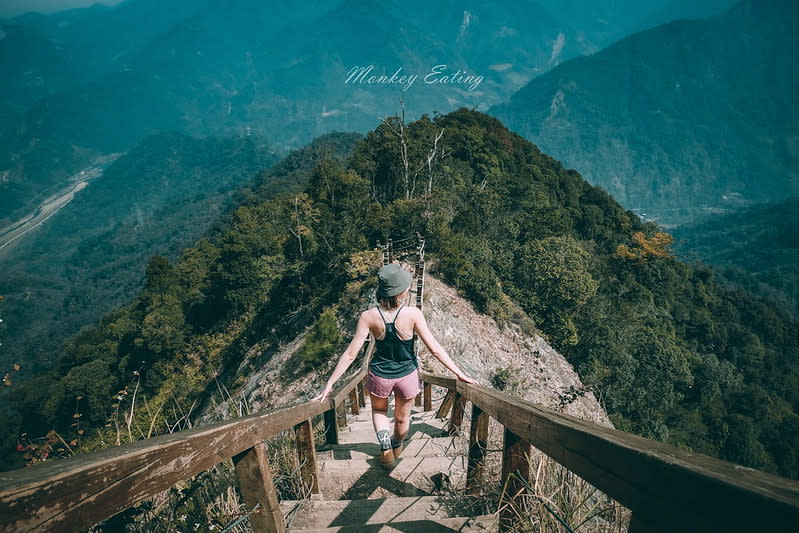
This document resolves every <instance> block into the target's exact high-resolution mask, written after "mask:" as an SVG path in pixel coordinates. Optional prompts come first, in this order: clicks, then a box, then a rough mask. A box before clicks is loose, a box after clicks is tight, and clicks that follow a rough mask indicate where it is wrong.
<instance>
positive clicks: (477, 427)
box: [466, 404, 489, 494]
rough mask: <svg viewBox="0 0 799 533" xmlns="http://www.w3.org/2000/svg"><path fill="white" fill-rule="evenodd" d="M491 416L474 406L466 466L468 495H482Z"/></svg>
mask: <svg viewBox="0 0 799 533" xmlns="http://www.w3.org/2000/svg"><path fill="white" fill-rule="evenodd" d="M488 420H489V416H488V415H487V414H486V413H484V412H483V410H482V409H480V408H479V407H478V406H476V405H474V404H472V422H471V428H470V430H469V462H468V464H467V466H466V493H467V494H480V489H481V488H482V485H483V466H484V462H485V451H486V447H487V443H488Z"/></svg>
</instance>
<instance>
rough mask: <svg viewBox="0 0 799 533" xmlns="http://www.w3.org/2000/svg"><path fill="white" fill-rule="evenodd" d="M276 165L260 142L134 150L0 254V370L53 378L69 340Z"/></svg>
mask: <svg viewBox="0 0 799 533" xmlns="http://www.w3.org/2000/svg"><path fill="white" fill-rule="evenodd" d="M276 159H277V156H276V154H275V153H274V151H273V150H272V148H271V147H270V146H269V145H268V144H267V143H266V142H265V141H264V139H262V138H256V137H244V138H226V139H216V138H208V139H195V138H192V137H188V136H186V135H183V134H180V133H163V134H158V135H154V136H151V137H148V138H146V139H145V140H143V141H142V142H141V143H139V144H138V145H136V146H135V147H134V148H133V149H132V150H131V151H130V152H129V153H128V154H126V155H124V156H122V157H120V158H119V159H118V160H117V161H116V162H115V163H114V164H112V165H111V166H110V167H109V168H108V169H107V170H106V171H105V173H104V174H103V176H101V177H99V178H96V179H95V180H93V181H91V183H90V184H89V185H88V186H87V187H86V188H85V189H83V190H82V191H80V192H79V193H78V194H77V195H76V197H75V199H74V200H73V201H72V202H71V203H69V204H67V205H66V206H65V207H64V208H62V209H61V211H59V212H58V213H56V214H55V215H53V216H51V217H50V218H48V219H47V221H46V222H44V223H43V224H42V226H40V227H39V228H36V229H35V230H34V231H33V233H32V234H30V235H26V236H25V238H22V239H19V240H17V241H15V242H12V243H11V244H9V245H8V246H7V247H6V248H4V249H2V251H0V271H2V277H0V294H2V295H3V296H4V299H3V300H2V301H0V306H2V307H1V308H0V311H2V314H3V318H5V321H4V322H3V323H2V326H3V330H2V332H1V333H0V335H1V336H2V343H3V344H2V347H0V364H2V365H3V367H7V366H9V365H10V364H13V363H20V364H22V365H24V366H26V367H29V368H31V369H32V370H39V369H43V368H49V367H50V366H51V364H52V363H53V361H54V359H57V357H58V355H59V353H60V349H61V345H62V344H63V342H64V340H65V339H66V338H67V337H68V336H70V335H73V334H75V333H77V332H78V331H79V330H80V328H81V327H83V326H86V325H87V324H92V323H94V322H96V321H97V319H98V318H99V317H100V316H101V315H102V314H104V313H106V312H108V311H110V310H111V309H113V308H114V307H116V306H118V305H121V304H123V303H125V302H127V301H129V300H130V299H131V298H132V297H133V296H134V295H135V294H136V293H137V292H138V291H139V290H140V288H141V283H142V275H143V269H144V266H145V265H146V264H147V261H148V259H149V258H150V257H151V256H152V255H154V254H161V255H165V256H168V257H172V256H174V255H176V254H177V253H178V252H179V251H180V250H181V249H182V248H184V247H186V246H187V245H189V244H191V243H193V242H194V241H195V240H197V239H198V238H200V237H201V236H203V235H204V234H205V233H206V232H207V231H208V230H209V229H210V228H211V227H212V226H213V225H214V224H216V223H218V220H219V219H220V217H222V216H223V215H224V213H225V212H226V210H227V208H228V207H229V206H230V204H231V202H232V201H234V198H236V191H237V190H238V189H240V188H241V187H243V186H246V185H250V184H252V183H253V180H255V179H256V176H257V175H258V173H259V172H261V171H262V170H264V169H266V168H268V167H270V166H271V165H272V164H273V163H274V162H275V160H276ZM273 185H274V186H275V190H276V191H279V190H281V189H290V188H291V187H297V185H298V184H296V183H291V184H283V183H274V184H273Z"/></svg>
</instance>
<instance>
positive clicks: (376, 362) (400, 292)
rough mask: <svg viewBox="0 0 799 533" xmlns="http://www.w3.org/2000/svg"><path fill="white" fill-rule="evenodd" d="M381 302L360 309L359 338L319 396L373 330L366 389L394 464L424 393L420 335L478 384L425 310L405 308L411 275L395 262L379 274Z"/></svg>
mask: <svg viewBox="0 0 799 533" xmlns="http://www.w3.org/2000/svg"><path fill="white" fill-rule="evenodd" d="M377 277H378V287H377V298H378V302H379V305H378V306H377V307H375V308H373V309H369V310H367V311H364V312H363V313H361V316H360V318H359V319H358V325H357V326H356V328H355V336H354V337H353V338H352V341H351V342H350V345H349V346H348V347H347V349H346V350H345V351H344V353H343V354H342V356H341V359H339V361H338V364H336V368H335V369H334V370H333V374H332V375H331V376H330V379H328V380H327V384H326V385H325V388H324V390H323V391H322V393H321V394H320V395H319V396H317V397H316V398H314V400H319V401H324V400H325V398H327V396H328V394H330V391H332V390H333V385H334V384H335V383H336V381H338V379H339V378H340V377H341V376H342V375H343V374H344V372H346V371H347V368H349V366H350V365H351V364H352V362H353V361H354V360H355V358H356V357H357V355H358V353H359V352H360V351H361V348H362V347H363V344H364V342H366V338H367V337H368V336H369V333H371V334H372V336H373V337H374V338H375V341H376V346H375V352H374V356H373V357H372V360H371V361H370V363H369V373H368V375H367V378H366V388H367V390H368V391H369V397H370V399H371V402H372V422H373V424H374V427H375V433H376V435H377V441H378V443H379V444H380V462H381V463H383V464H384V465H391V464H393V463H394V459H396V458H398V457H399V456H400V454H401V453H402V446H403V442H404V439H405V437H406V436H407V435H408V428H409V426H410V416H411V407H412V406H413V400H414V398H415V397H416V395H417V394H419V392H420V386H419V385H420V380H419V363H418V361H417V359H416V354H415V353H414V347H413V334H414V333H416V334H417V335H418V336H419V338H421V339H422V341H423V342H424V343H425V345H426V346H427V348H428V349H429V350H430V353H432V354H433V355H434V356H435V357H436V359H438V360H439V361H441V363H442V364H443V365H444V366H445V367H447V368H448V369H449V370H451V371H452V372H453V373H454V374H455V376H457V378H458V379H459V380H461V381H465V382H466V383H477V382H476V381H475V380H473V379H471V378H469V377H467V376H466V375H465V374H464V373H463V372H461V371H460V369H459V368H458V366H457V365H456V364H455V363H454V362H453V361H452V359H450V357H449V355H447V352H446V351H444V349H443V348H442V347H441V345H440V344H439V343H438V341H436V339H435V338H434V337H433V334H432V333H430V330H429V329H428V328H427V323H426V322H425V319H424V316H423V315H422V311H421V310H420V309H418V308H416V307H406V306H401V305H400V302H401V301H403V300H405V298H406V297H407V296H408V291H409V290H410V287H411V281H412V277H411V275H410V273H408V272H407V271H405V270H404V269H403V268H402V267H401V266H400V265H399V264H397V263H391V264H389V265H385V266H384V267H382V268H381V269H380V270H379V271H378V273H377ZM392 392H393V393H394V432H393V435H390V434H389V422H388V397H389V396H390V395H391V393H392Z"/></svg>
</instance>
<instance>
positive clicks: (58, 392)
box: [6, 110, 799, 478]
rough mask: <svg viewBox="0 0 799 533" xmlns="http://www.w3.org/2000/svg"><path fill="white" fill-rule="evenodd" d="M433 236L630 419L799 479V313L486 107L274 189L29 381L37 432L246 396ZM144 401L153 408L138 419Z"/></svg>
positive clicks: (387, 128)
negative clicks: (251, 384) (754, 290)
mask: <svg viewBox="0 0 799 533" xmlns="http://www.w3.org/2000/svg"><path fill="white" fill-rule="evenodd" d="M442 130H443V135H442V136H441V138H440V140H439V141H438V142H436V141H435V139H436V138H437V136H438V135H439V134H440V133H441V131H442ZM403 145H404V149H403ZM402 153H407V154H408V157H407V164H405V163H406V161H403V159H402V157H401V154H402ZM428 162H429V164H428ZM414 231H419V232H421V233H423V234H424V235H425V236H426V238H427V243H428V244H427V245H428V251H429V254H430V257H431V258H432V259H435V261H436V263H437V271H438V273H439V275H440V276H441V277H442V278H443V279H444V281H445V282H446V283H448V284H450V285H452V286H454V287H456V288H457V289H458V290H459V291H460V292H461V293H462V294H463V295H465V296H466V297H467V298H469V299H470V300H471V301H472V302H473V303H474V304H475V305H476V307H477V308H478V309H479V310H481V311H483V312H485V313H487V314H490V315H492V317H494V318H495V319H496V320H498V321H500V322H502V321H504V322H518V323H522V324H529V323H530V319H532V321H533V322H534V323H535V324H536V326H537V328H538V329H539V330H540V331H541V332H542V333H543V334H544V335H545V336H546V337H548V339H549V341H550V343H552V344H553V345H554V346H555V347H556V348H558V349H559V351H561V353H564V354H565V355H566V356H567V358H568V359H569V361H570V362H571V363H572V364H573V365H574V366H575V368H576V369H577V370H578V373H579V375H580V377H581V379H582V381H583V383H584V384H585V385H589V386H592V387H594V389H595V390H596V391H597V393H598V394H599V395H601V399H602V401H603V403H604V405H605V408H606V410H607V412H608V413H609V415H610V419H611V420H612V422H613V424H614V425H615V426H616V427H617V428H619V429H622V430H625V431H630V432H634V433H637V434H641V435H644V436H646V437H651V438H655V439H661V440H666V441H669V442H671V443H674V444H676V445H678V446H683V447H689V448H692V449H695V450H697V451H701V452H703V453H709V454H712V455H716V456H720V457H722V458H725V459H728V460H730V461H734V462H737V463H741V464H745V465H749V466H753V467H756V468H761V469H764V470H767V471H771V472H777V473H780V474H782V475H784V476H789V477H793V478H796V477H797V475H798V474H799V462H798V461H799V458H797V455H796V454H797V451H798V450H797V449H796V443H797V442H799V416H797V415H796V412H797V408H799V386H798V385H799V380H798V379H797V378H799V374H798V373H797V360H798V359H799V349H798V348H797V323H796V321H795V320H794V319H793V318H791V317H790V316H789V315H786V314H784V313H782V312H780V311H779V310H777V309H775V308H773V307H770V306H769V305H768V304H766V303H764V302H763V301H761V300H760V299H758V298H756V297H754V296H751V295H749V294H747V293H744V292H741V291H730V290H727V289H725V288H723V287H722V286H720V285H719V284H718V283H717V281H716V277H715V275H714V273H713V272H712V271H711V270H709V269H706V268H700V267H693V266H690V265H688V264H685V263H683V262H681V261H679V260H677V259H675V258H674V257H673V254H672V252H671V251H670V243H671V238H670V237H669V236H668V235H666V234H664V233H661V232H660V230H659V228H658V227H657V226H655V225H653V224H645V223H642V222H641V220H639V218H638V217H637V216H635V215H634V214H633V213H630V212H627V211H625V210H624V209H623V208H622V207H621V206H620V205H619V204H618V203H616V202H615V201H614V200H613V199H612V198H611V197H610V196H609V195H608V194H607V193H605V192H604V191H603V190H602V189H599V188H597V187H593V186H591V185H589V184H588V183H587V182H586V181H584V180H583V179H582V178H581V177H580V175H579V174H578V173H577V172H576V171H574V170H567V169H565V168H563V166H561V164H560V163H558V162H557V161H555V160H553V159H552V158H550V157H548V156H546V155H544V154H543V153H541V152H540V151H539V150H538V148H536V147H535V146H534V145H533V144H531V143H529V142H528V141H525V140H524V139H522V138H521V137H520V136H518V135H516V134H513V133H511V132H510V131H508V130H507V129H506V128H505V127H503V126H502V124H500V123H499V122H498V121H497V120H496V119H493V118H490V117H488V116H486V115H483V114H480V113H477V112H474V111H467V110H459V111H456V112H454V113H451V114H449V115H445V116H436V117H434V118H433V119H430V118H428V117H423V118H422V119H420V120H418V121H416V122H414V123H411V124H408V125H406V127H405V128H400V124H399V120H398V119H396V118H393V119H389V120H388V121H387V123H385V124H382V125H381V126H379V127H378V128H377V129H376V130H374V131H372V132H370V133H369V134H368V135H367V136H366V138H365V139H364V140H363V141H361V142H360V143H359V144H358V145H357V146H356V149H355V151H354V153H353V155H352V156H351V157H350V158H349V159H348V160H347V161H346V162H345V163H340V162H338V161H336V160H335V159H326V160H322V161H321V162H320V163H319V164H318V165H316V167H315V169H314V171H313V172H312V174H311V175H310V178H309V180H308V182H307V186H306V188H305V190H304V191H303V192H298V193H291V194H284V195H278V196H275V197H271V198H267V197H258V195H254V196H253V197H251V198H250V199H249V200H248V201H247V202H246V203H245V204H244V205H242V206H241V207H239V208H238V209H236V210H235V212H234V213H233V215H232V216H231V217H230V219H229V220H228V221H227V222H226V223H225V226H224V228H223V229H222V230H221V231H219V232H218V234H216V235H215V236H214V237H213V238H212V239H206V240H202V241H199V242H198V243H197V244H196V245H195V246H193V247H190V248H188V249H186V250H185V251H184V252H183V253H182V255H181V256H180V258H179V259H178V260H176V261H170V260H168V259H166V258H164V257H154V258H153V259H151V260H150V262H149V265H148V266H147V269H146V282H145V286H144V289H143V290H142V292H141V293H140V295H139V296H138V297H137V298H136V299H135V300H134V301H133V302H131V303H130V304H129V305H127V306H125V307H122V308H120V309H118V310H117V311H114V312H113V313H110V314H108V315H107V316H105V317H104V318H103V319H102V321H101V323H100V324H99V325H98V326H97V327H95V328H92V329H89V330H86V331H84V332H82V333H81V334H80V335H79V336H77V337H75V338H74V339H72V341H71V342H70V343H69V344H68V346H67V347H66V349H65V350H64V355H63V357H62V359H61V361H60V363H59V365H58V367H57V368H56V369H54V370H53V371H52V372H51V373H48V374H43V375H41V376H38V377H37V378H35V379H34V380H33V381H31V382H29V383H28V384H26V385H25V386H23V387H21V388H19V389H15V390H14V394H13V395H12V396H11V398H12V399H13V401H14V409H15V411H16V412H17V413H25V416H26V419H25V425H24V427H25V428H26V429H27V430H28V432H29V434H36V432H39V433H42V432H44V431H46V430H47V429H50V428H56V429H57V430H58V432H59V434H60V435H62V436H63V437H64V438H65V439H66V440H69V441H70V442H75V443H76V444H75V446H76V447H80V448H81V449H91V448H94V447H98V446H101V445H103V444H104V443H114V442H122V441H127V440H129V439H135V438H141V437H143V436H147V435H150V434H156V433H162V432H165V431H169V430H171V429H174V428H176V427H181V421H183V423H185V419H186V418H191V413H196V412H199V411H200V410H202V409H203V407H204V406H205V405H207V403H208V401H209V398H210V397H211V396H213V395H214V394H217V391H219V390H223V389H222V388H223V387H227V388H230V389H235V388H236V387H237V385H238V384H240V383H242V381H243V380H244V379H245V376H243V375H236V374H238V372H236V371H234V370H232V369H236V368H238V363H239V362H240V361H242V360H243V359H244V357H245V356H246V354H247V352H248V350H250V349H251V348H252V347H253V346H255V345H256V344H258V345H259V349H261V350H263V354H264V355H263V357H266V358H268V357H269V354H270V353H272V352H273V351H274V349H275V348H276V347H277V346H279V345H280V343H281V342H283V341H285V340H286V339H293V338H294V336H295V335H296V333H297V332H299V331H302V330H303V329H304V328H306V327H307V326H310V325H313V324H314V322H315V321H316V317H319V321H322V322H323V323H321V324H319V325H317V326H316V327H314V328H311V331H325V330H326V329H327V328H328V326H329V325H330V322H331V319H332V318H336V317H337V318H336V320H337V322H338V323H339V325H340V326H342V327H344V328H345V329H348V328H351V327H352V325H353V324H352V319H353V318H354V316H355V312H356V311H357V309H359V308H360V305H361V304H362V303H363V302H362V300H363V294H364V287H365V286H366V284H368V283H369V280H371V279H372V278H373V275H374V272H373V269H371V268H369V265H370V264H371V263H370V259H369V258H370V257H371V252H369V250H370V249H371V248H372V247H373V245H374V243H375V241H376V240H378V239H385V238H386V237H387V236H406V235H409V234H412V232H414ZM509 301H513V302H515V303H516V304H518V306H513V305H507V304H508V302H509ZM517 307H520V308H521V309H523V313H522V312H520V311H516V312H512V311H511V310H513V309H516V308H517ZM325 310H326V312H323V311H325ZM527 327H529V325H528V326H527ZM476 342H479V340H477V341H476ZM337 348H339V347H337V346H335V345H333V346H329V347H328V348H327V349H326V353H318V350H317V351H314V354H313V355H314V361H319V360H324V358H325V357H332V356H334V354H336V353H338V350H337ZM529 363H530V362H528V361H524V360H521V361H518V364H519V365H525V364H529ZM134 399H135V401H137V402H140V403H139V405H143V403H144V401H145V399H146V405H147V409H142V408H141V407H139V408H138V409H135V410H134V411H133V412H134V416H132V417H130V418H126V417H124V414H125V412H126V411H129V409H130V407H131V405H132V403H133V402H134ZM187 413H188V415H187ZM18 416H19V415H18ZM6 418H7V419H10V417H9V416H7V417H6ZM76 421H77V422H79V427H80V428H81V429H84V428H85V431H84V432H83V433H78V432H76V431H75V427H76V426H72V427H71V426H70V424H75V423H76ZM21 425H22V424H21V423H20V422H19V419H17V421H16V422H15V423H14V424H12V427H13V426H16V427H20V426H21ZM148 428H149V429H148ZM53 447H54V448H56V451H57V445H55V444H54V445H53ZM26 453H28V454H30V453H32V452H31V451H30V450H27V451H26ZM33 453H34V454H35V453H36V452H33Z"/></svg>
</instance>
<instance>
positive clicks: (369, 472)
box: [280, 398, 497, 533]
mask: <svg viewBox="0 0 799 533" xmlns="http://www.w3.org/2000/svg"><path fill="white" fill-rule="evenodd" d="M366 401H367V405H366V408H362V409H361V412H360V414H359V415H355V416H349V417H348V420H347V424H348V425H347V427H346V428H342V430H341V431H340V433H339V444H337V445H333V446H330V447H329V449H325V450H324V451H318V452H317V464H318V466H319V491H320V494H319V495H315V496H314V497H313V498H312V499H310V500H300V501H284V502H281V504H280V506H281V510H282V512H283V516H284V517H285V518H286V523H287V531H294V532H301V531H302V532H320V533H321V532H356V531H357V532H358V533H376V532H380V533H389V532H414V531H419V532H427V531H431V532H453V531H460V532H478V531H479V532H487V531H496V530H497V518H496V516H495V515H494V514H486V509H485V508H484V504H483V503H482V502H481V501H480V499H479V498H476V497H470V496H465V495H464V492H465V490H464V489H465V486H466V461H467V458H466V456H465V455H464V453H463V452H464V450H463V449H462V448H463V445H462V443H461V445H460V446H456V443H457V438H456V437H450V436H448V433H447V429H446V424H447V423H446V421H444V420H439V419H436V418H435V412H434V411H430V412H424V411H422V410H421V408H420V407H414V408H413V413H412V417H411V429H410V434H409V440H408V441H407V443H406V447H405V451H404V452H403V453H402V456H401V457H400V459H399V460H397V462H396V464H395V466H394V467H391V468H387V467H384V466H382V465H381V464H380V462H379V461H378V458H377V456H378V454H379V449H378V446H377V440H376V438H375V432H374V428H373V427H372V421H371V407H370V406H369V400H368V398H367V400H366ZM391 414H392V413H389V416H390V415H391ZM467 431H468V429H467Z"/></svg>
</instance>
